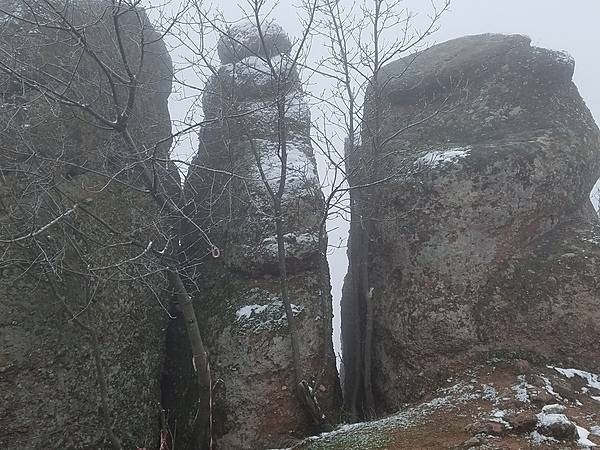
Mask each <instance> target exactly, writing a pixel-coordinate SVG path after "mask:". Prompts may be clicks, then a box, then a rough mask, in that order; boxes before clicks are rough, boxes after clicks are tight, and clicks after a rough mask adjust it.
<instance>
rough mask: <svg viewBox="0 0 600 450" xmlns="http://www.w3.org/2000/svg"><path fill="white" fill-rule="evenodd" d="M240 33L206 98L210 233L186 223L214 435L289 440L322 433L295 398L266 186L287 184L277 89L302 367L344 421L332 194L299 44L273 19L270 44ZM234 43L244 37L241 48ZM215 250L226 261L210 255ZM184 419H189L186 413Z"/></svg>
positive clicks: (203, 180) (226, 44) (233, 442)
mask: <svg viewBox="0 0 600 450" xmlns="http://www.w3.org/2000/svg"><path fill="white" fill-rule="evenodd" d="M231 33H232V34H233V35H235V36H236V40H235V41H234V42H233V44H232V42H230V40H229V39H228V38H223V39H222V40H221V42H220V43H219V47H218V48H219V55H220V56H221V59H222V61H223V63H224V64H223V65H222V66H221V67H220V68H219V71H218V74H217V75H216V76H213V77H212V78H211V79H210V80H209V82H208V84H207V86H206V89H205V92H204V96H203V107H204V112H205V117H206V119H219V120H218V121H216V122H215V123H213V124H209V125H207V126H206V127H204V128H203V129H202V131H201V133H200V148H199V151H198V155H197V156H196V158H195V159H194V165H193V166H192V167H191V168H190V175H189V177H188V181H187V183H186V187H185V191H186V196H187V201H188V211H189V214H190V216H192V217H194V218H195V219H196V221H197V222H198V223H199V224H200V225H201V227H202V229H203V230H204V232H205V233H206V235H205V234H203V233H200V232H199V231H198V229H189V230H187V232H188V236H189V238H188V239H187V242H186V243H185V244H186V247H187V252H188V254H189V256H190V258H191V260H192V261H196V263H197V264H198V267H199V268H200V270H198V271H197V272H196V273H195V274H193V275H192V277H191V278H192V280H193V282H194V284H195V285H196V286H197V287H198V289H197V293H196V294H195V296H194V300H195V304H196V309H197V312H198V316H199V317H202V318H205V322H204V324H203V332H204V333H205V334H206V340H207V342H208V347H209V354H210V356H211V368H212V370H213V379H214V380H219V382H218V383H217V385H216V387H215V399H214V403H215V405H214V413H213V417H214V431H215V438H216V441H217V444H218V445H219V446H220V447H222V448H228V449H238V448H239V449H242V448H243V449H255V448H265V447H280V446H284V445H285V444H286V442H288V441H289V439H290V438H292V437H294V436H301V435H306V434H307V433H310V432H312V431H314V425H311V423H310V422H309V420H308V418H307V416H306V414H305V412H304V410H303V409H302V408H301V406H300V403H299V402H298V400H297V398H296V396H295V382H294V377H293V368H292V362H291V361H292V357H291V354H292V353H291V341H290V335H289V331H288V324H287V321H286V317H285V313H284V308H283V304H282V300H281V294H280V293H281V286H280V282H279V266H278V258H277V251H278V250H277V240H276V229H275V220H274V206H273V202H272V199H271V198H270V196H269V195H268V192H267V189H266V186H265V182H266V183H268V184H269V187H270V188H271V189H272V190H273V191H274V192H277V190H278V188H279V179H280V174H281V161H280V159H279V157H278V156H277V155H278V152H280V150H281V147H280V146H278V144H279V143H281V142H283V141H282V140H280V136H283V135H282V134H280V131H281V130H283V128H282V127H280V126H279V125H278V108H277V103H276V99H277V98H278V96H281V95H285V104H284V106H283V109H282V110H281V114H282V116H281V117H282V118H283V117H285V119H284V120H283V121H282V122H281V123H282V124H285V142H286V151H287V163H286V184H285V190H284V193H283V202H282V204H283V216H284V228H285V230H284V231H285V248H286V253H287V258H286V262H287V271H288V279H289V288H290V300H291V303H292V304H293V306H292V308H293V312H294V316H295V318H296V321H297V325H298V330H299V336H300V342H299V347H300V353H301V360H302V361H301V362H302V366H303V370H304V373H305V375H306V377H307V381H308V382H309V383H310V384H312V385H313V386H312V387H313V389H314V390H315V392H317V396H318V398H319V402H320V404H321V407H322V408H323V410H324V411H325V412H326V413H327V414H328V415H329V416H330V419H334V420H335V417H331V415H330V414H331V413H332V412H333V411H334V410H335V408H336V406H337V401H338V383H337V376H336V368H335V358H334V356H333V350H332V343H331V297H330V285H329V271H328V267H327V262H326V258H325V250H326V245H327V243H326V236H325V234H324V228H323V224H322V223H321V217H322V212H323V203H324V200H323V196H322V193H321V190H320V187H319V180H318V176H317V172H316V163H315V159H314V155H313V151H312V148H311V143H310V128H309V127H310V113H309V110H308V107H307V104H306V102H305V100H304V99H303V97H302V92H301V87H300V83H299V79H298V74H297V72H296V70H295V68H294V69H290V67H291V61H290V58H289V56H288V55H287V54H286V53H285V51H287V50H289V48H290V46H291V45H290V41H289V39H288V37H287V36H286V35H285V34H284V33H283V31H282V30H281V29H280V28H279V27H278V26H276V25H273V24H272V25H270V27H269V29H268V30H267V31H266V33H265V36H266V46H263V45H260V46H259V45H257V44H256V42H257V39H258V38H257V36H256V30H255V29H254V28H253V27H252V26H251V25H239V26H237V27H235V28H234V29H232V30H231ZM236 42H241V43H242V44H243V45H242V46H241V47H242V48H243V49H244V51H242V52H241V53H238V50H237V44H236ZM265 47H266V48H267V49H268V54H269V57H270V60H271V63H272V68H271V67H270V66H269V64H268V63H267V62H266V59H265V55H266V53H265V51H264V50H263V49H264V48H265ZM248 51H250V53H251V54H248ZM272 69H273V70H274V71H275V72H276V77H277V78H279V79H280V81H279V82H275V81H274V77H273V76H272V75H273V72H272ZM283 93H285V94H283ZM279 98H281V97H279ZM282 104H283V103H282ZM259 168H261V169H262V175H261V170H259ZM215 247H216V248H218V249H219V251H218V253H219V257H218V258H213V257H211V255H210V253H211V249H212V252H213V253H214V252H215V251H216V250H215ZM172 333H173V337H172V339H173V340H172V344H171V345H173V346H174V347H177V344H175V342H177V333H178V332H177V331H173V332H172ZM182 359H183V360H184V361H186V360H187V359H186V357H185V356H183V357H182ZM168 378H169V379H168V381H167V382H168V383H173V384H175V385H177V384H178V383H179V387H177V388H176V390H177V391H178V396H177V395H176V396H175V397H174V398H172V399H171V400H170V403H168V404H170V405H172V407H173V408H177V406H178V405H181V401H182V399H185V397H186V395H187V394H186V392H189V389H190V388H189V386H186V385H185V382H183V381H182V380H181V379H180V378H179V376H178V375H177V374H174V373H171V374H169V375H168ZM178 423H180V424H182V423H187V420H186V418H185V417H180V418H179V419H178ZM178 433H181V436H182V442H181V443H180V444H178V448H188V447H186V445H190V444H189V442H184V441H185V440H186V438H185V437H184V435H185V434H186V433H187V431H183V430H182V431H180V432H178ZM190 433H193V431H190ZM178 435H179V434H178Z"/></svg>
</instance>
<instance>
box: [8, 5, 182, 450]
mask: <svg viewBox="0 0 600 450" xmlns="http://www.w3.org/2000/svg"><path fill="white" fill-rule="evenodd" d="M22 4H23V2H16V1H9V0H1V1H0V8H1V9H2V10H3V11H11V12H13V13H14V14H15V15H17V16H22V17H25V18H28V19H31V18H32V14H33V12H34V11H35V13H36V20H38V21H40V22H41V23H53V24H57V23H63V22H60V19H59V18H58V17H57V15H56V14H55V13H53V12H51V11H50V9H49V8H48V7H47V6H46V7H45V6H44V2H33V3H31V4H30V6H29V9H25V8H20V7H19V5H22ZM53 4H54V6H57V5H58V4H57V3H56V2H54V3H53ZM31 5H32V6H31ZM106 8H108V11H110V10H111V8H112V6H111V3H110V2H91V1H90V2H86V1H81V2H68V4H67V6H65V9H64V10H63V9H62V8H59V9H58V10H60V11H62V13H64V14H65V17H68V18H69V20H70V21H71V23H72V24H74V25H76V26H80V27H81V28H80V31H82V32H84V33H85V36H86V39H87V41H88V43H89V45H90V48H91V49H93V51H94V52H97V55H98V56H99V58H100V59H102V60H103V61H104V63H105V64H106V65H107V67H111V68H114V69H115V70H116V71H117V72H118V73H119V74H120V75H121V76H123V75H124V74H125V72H124V69H123V66H122V64H120V55H119V51H118V48H117V44H116V41H115V36H114V34H113V33H112V31H111V30H112V22H110V19H111V18H110V14H106V11H107V9H106ZM137 13H138V14H139V16H137V17H136V15H135V14H133V12H127V13H124V14H123V15H122V16H121V18H120V21H121V25H122V32H123V34H122V37H123V41H124V42H125V44H124V46H125V47H124V48H125V52H126V54H127V56H128V58H130V61H137V59H138V58H139V51H138V47H137V46H136V45H135V43H136V42H137V39H138V36H139V33H140V26H139V23H138V21H137V18H139V19H140V21H141V23H145V22H146V21H147V19H146V17H145V14H144V12H143V11H141V10H140V11H138V12H137ZM102 16H104V17H105V19H100V17H102ZM63 24H64V23H63ZM145 26H147V25H145ZM83 30H85V31H83ZM144 34H145V37H146V39H147V40H146V42H150V40H155V39H156V38H157V37H158V36H157V35H156V33H154V32H153V31H152V30H151V29H145V30H144ZM0 51H1V52H2V55H4V56H2V61H3V63H6V64H11V67H12V68H14V69H15V70H16V71H17V73H19V74H21V75H23V76H24V77H25V79H26V80H28V82H25V81H23V82H15V81H14V78H11V77H9V76H7V75H6V74H5V73H1V72H0V123H2V128H1V130H0V254H1V255H2V257H1V259H0V317H1V319H0V447H1V448H3V449H11V450H25V449H27V450H30V449H49V448H64V449H67V448H71V449H75V448H77V449H83V448H85V449H90V450H91V449H105V448H109V447H110V442H109V438H108V433H107V432H106V426H105V422H104V415H106V417H107V420H108V422H109V425H110V428H111V429H112V430H113V432H114V434H115V435H116V436H117V437H118V438H119V439H120V441H121V443H122V445H123V448H136V447H147V448H155V447H156V446H157V442H156V441H157V437H158V421H157V420H158V419H157V416H158V412H159V409H158V408H159V406H158V405H159V402H160V392H159V381H160V371H161V365H162V362H163V359H164V337H163V334H164V327H165V322H166V314H165V313H164V311H163V310H162V308H161V306H160V304H159V301H158V299H160V297H161V296H162V297H164V292H162V289H163V285H164V283H163V281H162V278H161V277H160V276H158V275H148V271H150V272H152V269H156V267H153V266H152V265H151V263H150V262H149V261H147V260H146V258H144V257H139V254H140V251H141V250H140V249H139V248H137V247H131V246H129V245H127V243H126V242H127V240H128V239H125V238H124V237H123V236H122V235H115V234H114V233H113V232H111V231H110V230H109V228H112V229H113V230H118V231H119V232H122V233H124V235H128V236H130V237H131V239H133V238H137V239H140V240H144V242H146V243H147V242H148V240H149V239H153V236H155V235H156V234H157V233H156V231H155V228H154V225H155V224H156V217H157V210H156V207H155V206H154V204H153V202H152V200H151V198H150V197H149V196H148V195H147V194H142V193H140V191H136V190H134V188H131V187H130V185H133V186H134V187H138V188H139V187H140V186H138V185H136V184H135V181H134V180H135V179H136V177H135V175H136V174H135V173H133V172H132V171H131V170H127V169H125V167H126V166H127V164H129V163H130V162H131V161H132V159H131V158H130V157H129V156H128V154H127V152H126V151H125V150H124V148H125V146H124V144H123V142H122V141H121V138H120V137H119V136H118V135H116V134H114V133H111V132H109V131H106V130H103V129H100V128H98V127H96V126H95V121H94V119H93V118H92V117H91V116H89V115H86V114H83V113H81V111H79V110H78V109H76V108H73V107H71V106H65V105H61V104H59V102H57V101H54V100H53V98H52V96H50V95H47V96H43V95H40V94H39V92H38V91H37V90H36V89H34V88H32V86H33V84H35V83H40V84H41V85H45V86H49V87H52V88H55V89H56V90H57V92H58V91H60V92H63V94H64V96H66V97H69V98H72V99H76V100H77V101H78V102H81V103H86V104H89V105H91V107H92V108H93V109H94V110H95V111H96V112H98V113H100V114H106V115H107V117H112V116H111V114H113V113H114V109H113V108H112V106H111V101H112V100H111V97H110V94H109V91H108V84H107V83H106V78H104V77H103V74H102V71H101V70H100V69H99V67H98V65H97V64H96V62H94V61H93V60H92V58H91V57H90V56H89V54H85V53H82V52H81V51H80V47H79V43H78V39H76V38H73V37H72V36H70V35H69V33H67V32H58V31H56V30H50V29H48V28H44V27H40V28H36V27H34V26H32V25H28V24H24V23H23V22H21V21H19V20H17V19H15V18H11V17H9V16H7V15H6V14H0ZM6 55H11V58H8V57H6ZM73 73H75V76H71V75H72V74H73ZM171 73H172V69H171V61H170V58H169V56H168V54H167V53H166V48H165V46H164V44H163V43H162V42H161V41H157V42H155V43H153V44H150V45H148V46H147V47H146V55H145V65H144V69H143V70H142V72H141V73H140V76H139V78H138V80H139V83H140V89H139V91H138V96H137V103H136V107H135V108H134V111H133V115H132V117H131V119H130V120H131V122H130V126H131V128H130V129H131V132H132V134H133V136H134V139H135V140H136V141H137V142H138V144H140V148H143V145H146V144H147V145H149V146H150V147H149V148H154V147H153V145H152V144H153V143H154V142H156V141H157V140H158V139H159V138H163V137H164V136H169V133H170V119H169V113H168V109H167V98H168V96H169V94H170V91H171ZM59 80H62V81H59ZM29 82H31V83H32V84H29ZM116 95H117V97H118V98H119V100H120V101H121V102H123V101H124V100H125V99H126V97H125V93H124V92H122V91H120V90H118V92H117V93H116ZM96 123H97V122H96ZM169 145H170V143H169V142H165V144H164V146H160V147H159V148H157V149H156V153H155V154H156V155H157V156H159V157H165V156H166V154H167V153H166V151H167V150H168V148H169ZM130 174H131V175H132V176H130ZM113 175H114V177H113ZM76 205H77V206H76ZM69 211H71V212H69ZM61 215H63V216H62V219H60V220H58V221H56V222H54V224H53V225H52V226H49V227H48V228H46V229H45V231H44V232H43V233H39V234H37V235H36V236H35V238H34V239H23V240H21V241H17V242H14V241H13V242H9V241H10V240H11V239H13V238H15V237H22V236H27V234H28V233H31V232H34V231H36V230H38V229H40V228H41V227H42V226H44V225H45V224H48V223H50V221H52V220H53V219H55V218H57V217H60V216H61ZM97 218H100V219H101V220H102V221H100V220H98V219H97ZM159 241H160V238H157V239H156V240H155V242H159ZM136 256H137V258H136ZM130 258H135V259H134V260H133V261H132V262H131V263H127V262H126V261H127V260H128V259H130ZM93 343H95V344H96V345H92V344H93ZM98 367H101V371H102V372H103V373H104V376H103V377H100V376H99V370H98ZM101 378H103V379H104V381H105V383H106V389H102V386H101V381H100V380H101ZM102 391H104V394H105V398H104V399H103V398H102V396H103V395H102Z"/></svg>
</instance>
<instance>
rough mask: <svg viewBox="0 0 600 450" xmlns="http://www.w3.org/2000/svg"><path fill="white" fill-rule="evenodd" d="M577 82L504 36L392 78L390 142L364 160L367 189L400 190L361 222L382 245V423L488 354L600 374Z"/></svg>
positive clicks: (371, 253) (378, 268)
mask: <svg viewBox="0 0 600 450" xmlns="http://www.w3.org/2000/svg"><path fill="white" fill-rule="evenodd" d="M573 69H574V62H573V60H572V59H571V58H570V57H568V56H566V55H565V54H563V53H560V52H555V51H551V50H546V49H541V48H536V47H532V46H530V41H529V39H528V38H526V37H523V36H504V35H481V36H470V37H464V38H460V39H456V40H453V41H449V42H446V43H443V44H440V45H437V46H434V47H432V48H430V49H428V50H425V51H423V52H422V53H419V54H417V55H416V57H415V58H413V57H410V58H405V59H401V60H399V61H396V62H394V63H391V64H389V65H388V66H386V67H385V70H384V71H383V74H382V76H381V78H380V82H381V85H382V86H383V85H385V88H384V91H383V92H382V95H381V98H382V101H383V102H382V107H381V110H380V111H382V112H381V114H380V116H379V124H377V123H376V122H377V115H376V113H374V112H371V113H370V116H369V117H368V121H369V125H370V127H369V130H376V129H379V130H380V133H379V134H378V136H377V139H372V138H373V135H369V134H368V133H367V132H365V136H363V142H367V143H368V142H373V141H377V142H379V143H380V146H378V147H377V146H372V145H363V146H362V147H361V148H360V149H359V150H358V151H357V155H355V157H354V159H353V161H354V162H353V164H354V166H355V167H358V168H359V170H358V171H359V172H360V174H361V175H360V176H361V177H362V179H361V180H360V181H362V182H364V181H367V182H373V181H376V180H383V179H387V178H388V177H389V178H390V179H389V180H388V181H387V182H386V183H383V184H380V185H378V186H377V187H373V188H370V189H365V190H362V191H360V192H359V193H358V194H357V200H356V202H355V210H354V214H355V215H356V216H357V217H360V219H361V220H360V228H361V230H360V233H361V236H362V239H366V240H367V242H368V252H367V255H366V256H365V258H366V260H367V261H368V262H367V265H368V274H367V275H368V283H367V284H368V288H369V289H371V288H372V289H373V290H372V308H373V347H372V351H373V368H372V376H373V389H374V393H375V398H376V402H377V403H378V404H379V405H380V406H381V407H382V409H384V410H388V411H391V410H395V409H397V407H398V406H399V404H400V403H401V402H402V401H405V400H407V399H410V398H415V397H418V396H419V395H421V394H422V393H423V391H426V390H427V389H428V386H430V385H432V384H435V382H437V381H439V380H441V379H444V378H445V377H446V375H447V373H448V372H449V371H451V370H453V369H457V368H460V367H462V366H463V365H464V364H467V365H468V364H470V361H472V360H473V358H474V357H476V355H477V354H479V353H486V352H504V351H509V352H516V353H522V354H530V355H531V354H534V355H538V357H542V358H546V359H549V360H556V361H564V362H569V363H576V364H578V365H579V366H581V367H584V368H588V369H593V370H598V368H599V365H600V346H598V336H600V308H599V306H600V285H599V284H598V276H597V272H598V270H597V269H598V262H599V261H600V260H599V258H600V239H598V236H599V234H600V226H599V224H598V220H597V217H596V216H595V214H593V212H592V208H591V205H590V201H589V198H588V196H589V192H590V190H591V187H592V186H593V185H594V182H595V181H596V180H597V178H598V176H599V174H600V170H599V169H600V167H599V166H600V154H599V151H600V134H599V132H598V128H597V126H596V124H595V123H594V120H593V118H592V116H591V114H590V112H589V111H588V109H587V108H586V106H585V103H584V102H583V100H582V99H581V97H580V96H579V94H578V92H577V89H576V87H575V85H574V84H573V83H572V81H571V78H572V75H573ZM374 98H375V96H374V95H373V93H371V96H370V101H371V102H373V99H374ZM373 110H375V109H374V108H373ZM378 127H379V128H378ZM361 161H371V162H372V164H370V165H364V166H362V167H361V166H360V165H359V164H361ZM353 226H354V227H355V230H356V228H357V225H356V224H353ZM351 245H353V243H351ZM353 249H355V246H354V247H353ZM351 250H352V249H351ZM359 263H360V260H359V259H354V261H353V260H352V258H351V264H354V265H355V266H356V264H359ZM352 302H353V299H352V297H351V296H346V297H345V298H344V300H343V303H344V304H343V308H346V309H347V310H348V309H349V308H351V307H352V305H353V303H352ZM344 339H345V341H344V343H346V338H344ZM348 347H350V346H348ZM346 349H347V347H346V346H345V351H346ZM345 359H346V357H345V356H344V360H345Z"/></svg>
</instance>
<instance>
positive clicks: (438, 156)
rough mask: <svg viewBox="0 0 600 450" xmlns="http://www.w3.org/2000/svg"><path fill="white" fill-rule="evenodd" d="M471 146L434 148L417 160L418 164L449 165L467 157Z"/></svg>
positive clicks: (430, 165)
mask: <svg viewBox="0 0 600 450" xmlns="http://www.w3.org/2000/svg"><path fill="white" fill-rule="evenodd" d="M471 148H472V147H471V146H470V145H469V146H466V147H454V148H449V149H447V150H434V151H430V152H427V153H426V154H425V155H423V156H421V157H420V158H419V159H417V160H416V161H415V164H416V165H419V166H428V167H436V166H440V165H449V164H454V163H456V162H458V161H459V160H461V159H463V158H466V157H467V156H469V155H470V153H471Z"/></svg>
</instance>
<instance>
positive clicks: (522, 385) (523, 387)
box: [511, 375, 529, 403]
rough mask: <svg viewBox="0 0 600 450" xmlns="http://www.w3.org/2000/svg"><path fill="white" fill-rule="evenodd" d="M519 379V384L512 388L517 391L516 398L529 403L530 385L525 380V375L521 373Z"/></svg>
mask: <svg viewBox="0 0 600 450" xmlns="http://www.w3.org/2000/svg"><path fill="white" fill-rule="evenodd" d="M517 380H519V384H517V385H516V386H512V387H511V389H512V390H513V391H515V398H516V399H517V400H519V401H520V402H522V403H529V394H528V393H527V387H528V386H529V385H528V384H527V382H526V381H525V375H519V376H518V377H517Z"/></svg>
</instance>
